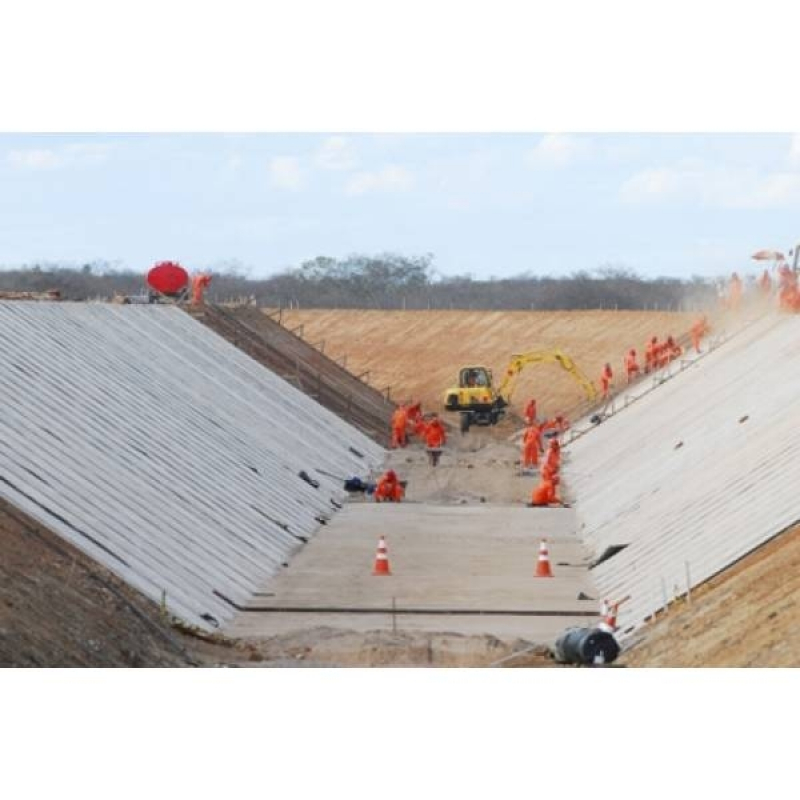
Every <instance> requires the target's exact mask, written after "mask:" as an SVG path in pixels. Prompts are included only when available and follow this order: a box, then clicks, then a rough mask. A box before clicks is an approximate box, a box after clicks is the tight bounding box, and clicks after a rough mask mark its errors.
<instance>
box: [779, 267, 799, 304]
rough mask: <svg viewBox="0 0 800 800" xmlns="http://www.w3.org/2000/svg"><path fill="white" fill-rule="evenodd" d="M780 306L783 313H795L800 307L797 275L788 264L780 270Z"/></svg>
mask: <svg viewBox="0 0 800 800" xmlns="http://www.w3.org/2000/svg"><path fill="white" fill-rule="evenodd" d="M778 286H779V287H780V288H779V290H778V306H779V307H780V309H781V311H795V310H796V307H797V305H798V302H797V298H798V291H797V275H795V272H794V270H793V269H792V268H791V267H789V266H788V265H787V264H783V265H781V266H780V267H779V268H778Z"/></svg>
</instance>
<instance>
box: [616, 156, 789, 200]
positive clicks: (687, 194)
mask: <svg viewBox="0 0 800 800" xmlns="http://www.w3.org/2000/svg"><path fill="white" fill-rule="evenodd" d="M620 199H621V200H622V201H623V202H625V203H629V204H653V203H669V202H681V203H683V204H687V203H688V204H695V205H700V206H705V207H712V208H741V209H756V208H785V207H796V206H800V172H773V173H761V172H758V171H757V170H755V169H721V168H719V167H710V166H708V165H703V164H699V163H696V162H695V163H692V162H684V163H681V164H678V165H675V166H672V167H657V168H651V169H645V170H642V171H640V172H637V173H636V174H634V175H632V176H631V177H630V178H629V179H628V180H627V181H625V183H624V184H623V185H622V187H621V188H620Z"/></svg>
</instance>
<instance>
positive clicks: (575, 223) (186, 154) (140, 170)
mask: <svg viewBox="0 0 800 800" xmlns="http://www.w3.org/2000/svg"><path fill="white" fill-rule="evenodd" d="M796 240H798V241H800V137H798V136H794V135H792V134H707V135H706V134H700V135H688V134H664V135H655V134H624V135H617V134H537V133H531V134H480V135H478V134H405V133H404V134H341V133H337V134H325V133H314V134H135V135H127V134H125V135H123V134H70V135H57V134H38V135H27V134H0V265H3V266H6V267H11V266H16V265H19V264H22V263H31V262H33V261H37V260H38V261H49V262H53V261H58V262H68V263H73V264H82V263H85V262H87V261H93V260H97V259H103V260H107V261H111V262H118V263H119V265H120V266H123V267H127V268H131V269H134V270H138V269H141V270H142V271H145V270H146V269H148V268H149V267H150V266H151V265H152V264H153V262H155V261H158V260H163V259H175V260H178V261H180V262H181V263H183V264H184V265H185V266H187V267H188V268H190V269H198V268H208V267H211V268H214V267H215V266H219V265H221V264H224V263H227V262H238V263H239V264H240V265H241V266H242V267H243V268H245V269H246V270H247V271H248V272H249V274H251V275H252V276H253V277H262V276H266V275H270V274H273V273H275V272H277V271H279V270H281V269H284V268H286V267H288V266H293V265H298V264H300V263H301V262H302V261H303V260H306V259H310V258H314V257H315V256H318V255H329V256H334V257H341V256H345V255H347V254H349V253H378V252H383V251H394V252H399V253H404V254H407V255H418V254H423V253H432V254H433V255H434V257H435V261H434V263H435V266H436V268H437V269H438V270H439V272H441V273H442V274H444V275H455V274H465V273H469V274H472V275H474V276H476V277H489V276H497V277H502V276H508V275H514V274H519V273H522V272H531V273H533V274H539V275H544V274H551V275H561V274H566V273H569V272H572V271H575V270H578V269H587V270H591V269H595V268H597V267H600V266H602V265H606V264H613V265H617V266H624V267H626V268H628V269H632V270H634V271H636V272H638V273H640V274H642V275H644V276H647V277H654V276H657V275H670V276H676V277H689V276H691V275H702V276H716V275H722V274H727V273H729V272H731V271H732V270H739V271H744V272H747V271H750V272H755V271H756V268H757V264H756V262H753V261H751V260H750V259H749V256H750V254H752V253H753V252H754V251H755V250H758V249H761V248H777V249H782V250H783V251H784V252H786V251H788V249H789V248H790V247H792V246H793V245H794V243H795V241H796Z"/></svg>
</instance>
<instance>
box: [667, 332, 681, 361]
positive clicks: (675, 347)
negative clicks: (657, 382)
mask: <svg viewBox="0 0 800 800" xmlns="http://www.w3.org/2000/svg"><path fill="white" fill-rule="evenodd" d="M664 355H665V357H666V361H667V363H669V362H670V361H674V360H675V359H676V358H680V357H681V356H682V355H683V348H682V347H681V346H680V345H679V344H678V343H677V342H676V341H675V340H674V339H673V338H672V336H667V343H666V346H665V347H664Z"/></svg>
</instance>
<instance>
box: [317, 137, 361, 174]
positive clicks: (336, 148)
mask: <svg viewBox="0 0 800 800" xmlns="http://www.w3.org/2000/svg"><path fill="white" fill-rule="evenodd" d="M314 161H315V163H316V165H317V166H318V167H320V168H321V169H330V170H346V169H352V168H353V167H355V165H356V163H357V160H356V155H355V151H354V149H353V145H352V143H351V142H350V140H349V139H348V138H347V137H346V136H329V137H328V138H327V139H326V140H325V141H324V142H323V143H322V145H321V146H320V148H319V150H317V154H316V156H315V158H314Z"/></svg>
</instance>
